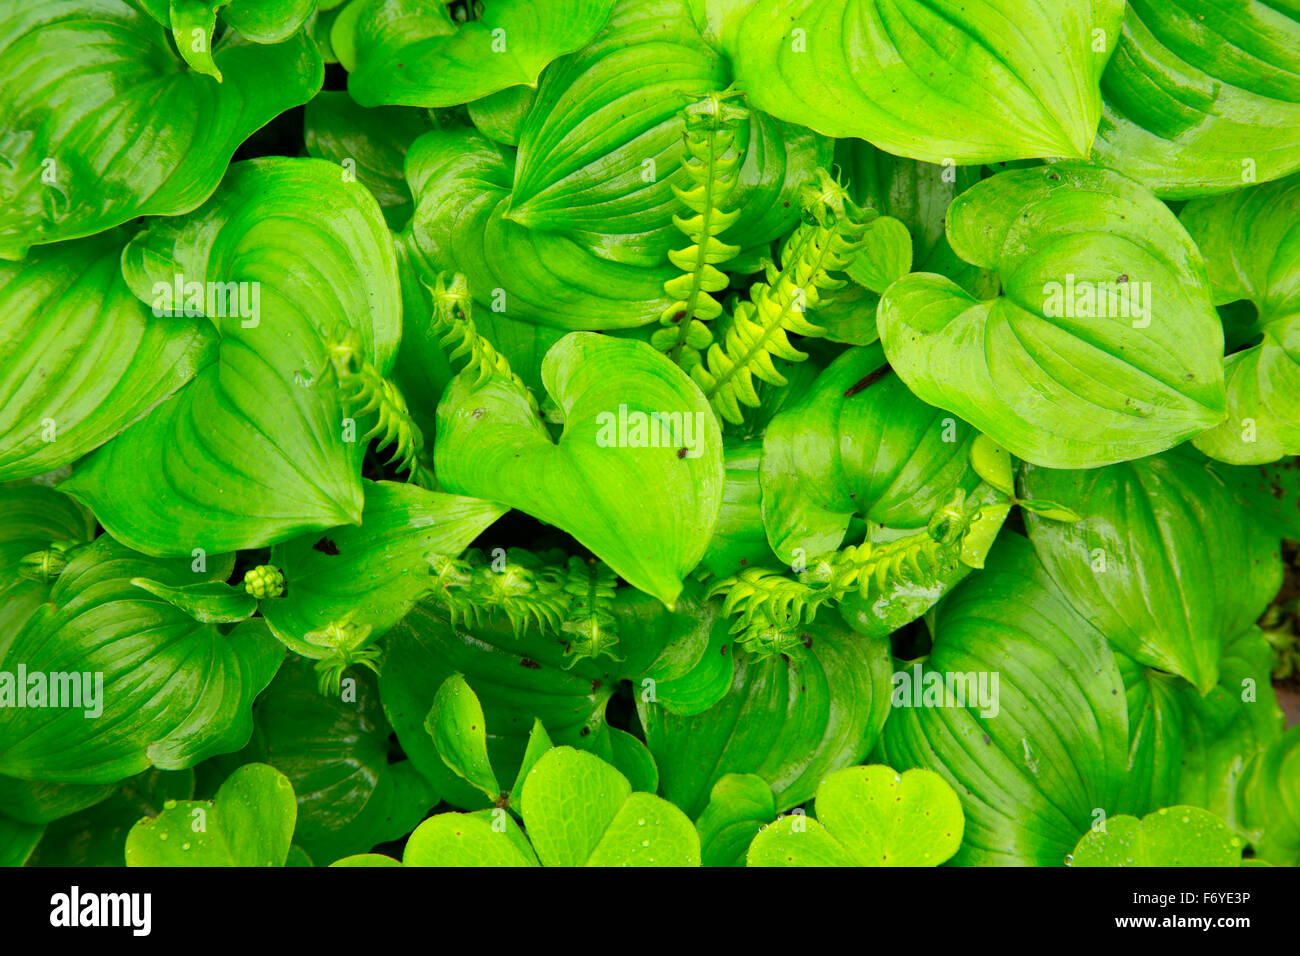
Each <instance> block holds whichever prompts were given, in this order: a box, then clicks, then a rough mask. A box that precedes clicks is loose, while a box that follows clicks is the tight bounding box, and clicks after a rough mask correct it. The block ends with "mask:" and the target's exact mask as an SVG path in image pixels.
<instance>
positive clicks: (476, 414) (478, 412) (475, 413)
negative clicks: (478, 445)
mask: <svg viewBox="0 0 1300 956" xmlns="http://www.w3.org/2000/svg"><path fill="white" fill-rule="evenodd" d="M486 411H487V409H485V408H476V409H474V411H472V412H470V418H472V419H474V421H478V420H479V419H480V418H482V417H483V415H484V413H485V412H486Z"/></svg>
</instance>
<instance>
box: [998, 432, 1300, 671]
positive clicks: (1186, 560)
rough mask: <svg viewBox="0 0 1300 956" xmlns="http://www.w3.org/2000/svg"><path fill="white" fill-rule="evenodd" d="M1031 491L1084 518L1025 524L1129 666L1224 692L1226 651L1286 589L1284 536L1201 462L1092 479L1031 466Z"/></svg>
mask: <svg viewBox="0 0 1300 956" xmlns="http://www.w3.org/2000/svg"><path fill="white" fill-rule="evenodd" d="M1024 493H1025V495H1026V497H1029V498H1047V499H1051V500H1053V501H1059V502H1061V503H1063V504H1064V505H1065V506H1066V507H1068V508H1070V509H1071V510H1072V511H1074V512H1076V513H1078V514H1080V515H1082V516H1083V519H1082V520H1081V521H1078V522H1073V523H1065V522H1060V521H1053V520H1051V519H1050V518H1043V517H1040V516H1039V515H1035V514H1033V513H1029V514H1027V515H1026V517H1025V521H1026V523H1027V524H1028V526H1029V534H1030V539H1031V540H1032V541H1033V542H1034V547H1035V549H1036V550H1037V552H1038V556H1039V559H1040V560H1041V561H1042V562H1043V565H1044V566H1045V567H1046V568H1047V570H1048V572H1049V573H1050V574H1051V575H1052V577H1053V579H1054V580H1055V581H1056V583H1057V585H1058V586H1059V587H1060V589H1061V591H1062V592H1064V593H1065V595H1066V596H1067V597H1068V598H1069V600H1070V603H1071V604H1072V605H1073V606H1074V607H1075V609H1076V610H1077V611H1078V612H1079V613H1080V614H1082V615H1083V616H1084V617H1085V618H1087V619H1088V620H1089V621H1090V622H1091V623H1092V624H1093V625H1094V626H1095V627H1096V628H1097V629H1098V630H1099V631H1101V632H1102V633H1103V634H1105V635H1106V637H1107V638H1108V639H1109V640H1110V642H1111V643H1112V644H1114V645H1115V646H1116V647H1118V648H1120V649H1121V650H1123V651H1124V652H1125V653H1126V654H1128V655H1129V656H1131V657H1133V658H1135V659H1137V660H1138V661H1139V662H1140V663H1143V664H1147V665H1149V666H1151V667H1157V668H1160V669H1161V670H1164V671H1168V672H1170V673H1173V674H1178V675H1179V676H1181V677H1185V678H1186V679H1187V680H1189V681H1190V682H1191V683H1192V684H1194V685H1195V686H1196V687H1197V688H1198V689H1199V690H1200V691H1201V692H1202V693H1207V692H1208V691H1209V689H1210V688H1211V687H1213V686H1214V685H1215V684H1216V683H1217V682H1218V679H1219V657H1220V655H1221V654H1222V651H1223V646H1224V644H1225V642H1226V641H1227V640H1228V639H1230V638H1232V637H1236V636H1237V635H1238V634H1240V633H1241V632H1242V631H1243V630H1244V629H1245V628H1247V627H1249V626H1250V625H1251V624H1252V623H1254V621H1255V620H1256V619H1257V618H1258V617H1259V615H1260V614H1261V613H1263V611H1264V608H1265V607H1267V606H1268V603H1269V601H1270V600H1272V598H1273V596H1274V595H1275V594H1276V593H1277V589H1278V586H1279V585H1280V584H1281V573H1282V568H1281V562H1280V561H1279V555H1278V550H1277V538H1276V536H1271V535H1269V534H1268V533H1267V532H1266V531H1264V529H1263V528H1261V527H1259V526H1258V525H1257V524H1256V523H1255V522H1254V521H1251V520H1250V519H1249V518H1248V517H1247V515H1246V513H1245V512H1244V510H1242V509H1241V508H1240V507H1239V506H1238V505H1237V504H1236V502H1235V501H1234V499H1233V496H1232V493H1231V491H1230V490H1229V489H1228V488H1227V487H1226V486H1225V485H1224V483H1223V481H1222V479H1221V478H1220V477H1219V476H1218V475H1217V474H1216V473H1215V471H1214V470H1212V469H1211V468H1209V467H1207V466H1206V462H1205V459H1203V458H1201V457H1200V456H1199V455H1196V454H1195V453H1194V452H1193V453H1191V454H1188V453H1185V452H1183V451H1175V452H1170V453H1168V454H1166V455H1162V456H1153V457H1150V458H1142V459H1139V460H1138V461H1131V462H1125V463H1123V464H1119V465H1110V466H1108V467H1106V468H1099V469H1096V470H1094V471H1086V472H1079V471H1052V470H1049V469H1046V468H1036V467H1033V466H1030V467H1028V468H1026V469H1025V473H1024ZM1224 580H1230V581H1232V582H1233V586H1232V587H1231V588H1223V587H1221V586H1220V584H1219V582H1221V581H1224Z"/></svg>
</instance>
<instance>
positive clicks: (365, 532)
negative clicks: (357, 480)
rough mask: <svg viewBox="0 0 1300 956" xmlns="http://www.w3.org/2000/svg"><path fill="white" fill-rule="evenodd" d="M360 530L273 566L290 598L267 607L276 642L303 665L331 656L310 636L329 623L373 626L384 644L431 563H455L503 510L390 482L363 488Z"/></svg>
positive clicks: (277, 559)
mask: <svg viewBox="0 0 1300 956" xmlns="http://www.w3.org/2000/svg"><path fill="white" fill-rule="evenodd" d="M364 488H365V497H366V505H365V509H364V510H363V511H362V513H361V523H360V525H345V526H343V527H341V528H332V529H330V530H328V531H326V532H325V533H324V534H318V533H315V532H313V533H312V534H309V535H306V536H305V537H300V538H294V539H293V540H292V541H286V542H285V543H284V544H278V545H276V546H275V547H274V548H273V549H272V550H271V564H272V565H273V566H274V567H276V568H279V569H280V571H282V572H283V573H284V578H285V594H284V596H283V597H278V598H268V599H266V600H264V601H263V602H262V616H263V617H264V618H266V623H267V624H268V625H270V628H271V630H272V631H273V632H274V633H275V635H276V636H277V637H278V638H280V640H282V641H284V642H285V644H287V645H288V646H289V647H290V648H292V649H293V650H294V651H295V652H296V653H298V654H301V655H303V656H304V657H312V658H317V659H319V658H322V657H324V656H326V655H328V654H329V653H331V651H332V649H331V648H329V647H325V646H322V645H319V644H313V643H312V642H311V641H310V640H309V639H308V636H307V635H308V634H310V633H311V632H313V631H319V630H321V629H323V628H325V627H327V626H328V625H329V624H330V623H331V622H343V621H349V622H351V623H353V624H355V625H357V626H369V627H370V628H371V632H370V633H371V637H374V638H377V637H380V636H381V635H382V634H383V633H384V632H385V631H387V630H388V629H389V628H390V627H392V626H393V625H394V624H396V623H397V622H398V621H400V620H401V619H402V617H403V616H404V615H405V614H406V612H407V611H409V610H410V609H411V607H412V606H414V604H415V602H416V601H417V600H419V598H420V597H421V596H422V595H423V594H426V593H427V592H428V591H429V590H430V589H431V588H432V587H433V584H434V578H433V567H432V565H431V563H430V562H431V559H433V558H435V557H442V558H448V557H454V556H456V555H459V554H460V553H461V552H462V551H464V550H465V548H466V547H467V546H468V545H469V543H470V542H471V541H473V540H474V539H475V538H476V537H478V535H479V533H480V532H482V531H483V530H484V529H485V528H487V527H488V525H490V524H492V522H494V521H495V520H496V519H497V518H499V517H500V516H501V515H502V514H504V513H505V511H506V509H505V507H504V506H502V505H498V504H496V503H495V502H491V501H479V500H477V499H474V498H462V497H459V496H456V495H448V494H443V493H442V492H437V491H426V490H425V489H423V488H419V487H417V486H415V485H403V484H398V483H396V482H391V481H379V482H372V481H367V482H364Z"/></svg>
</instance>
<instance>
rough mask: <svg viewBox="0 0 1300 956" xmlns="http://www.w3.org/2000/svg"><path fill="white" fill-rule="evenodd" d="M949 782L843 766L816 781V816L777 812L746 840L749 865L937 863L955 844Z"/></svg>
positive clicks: (957, 827) (956, 817)
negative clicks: (751, 839) (750, 840)
mask: <svg viewBox="0 0 1300 956" xmlns="http://www.w3.org/2000/svg"><path fill="white" fill-rule="evenodd" d="M963 825H964V819H963V817H962V812H961V801H960V800H958V799H957V794H956V793H954V792H953V789H952V787H950V786H948V784H947V783H946V782H945V781H944V779H943V778H942V777H940V776H939V775H938V774H937V773H934V772H933V771H930V770H920V769H914V770H908V771H905V772H904V773H902V774H899V773H896V772H894V770H892V769H891V768H889V767H881V766H872V767H848V768H846V769H844V770H838V771H836V772H835V773H833V774H831V775H830V776H829V777H827V778H826V779H825V780H823V781H822V782H821V785H820V786H818V787H817V819H816V820H806V819H804V818H803V817H800V816H790V817H782V818H781V819H780V820H778V821H777V822H776V823H774V824H772V825H771V826H768V827H764V828H763V830H762V831H760V832H759V834H758V836H757V837H755V838H754V842H753V843H751V844H750V847H749V854H748V857H747V860H748V865H749V866H938V865H939V864H940V863H943V862H944V861H945V860H947V859H948V858H949V857H951V856H952V855H953V854H954V853H956V852H957V848H958V847H960V846H961V836H962V827H963Z"/></svg>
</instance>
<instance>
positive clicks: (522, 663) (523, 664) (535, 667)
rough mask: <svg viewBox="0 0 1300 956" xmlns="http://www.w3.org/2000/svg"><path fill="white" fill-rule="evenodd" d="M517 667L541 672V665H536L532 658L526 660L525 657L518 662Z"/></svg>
mask: <svg viewBox="0 0 1300 956" xmlns="http://www.w3.org/2000/svg"><path fill="white" fill-rule="evenodd" d="M519 666H520V667H527V668H528V669H529V670H530V671H537V670H541V669H542V665H541V664H539V663H537V661H535V660H533V659H532V658H528V657H525V658H523V659H522V660H520V662H519Z"/></svg>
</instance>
